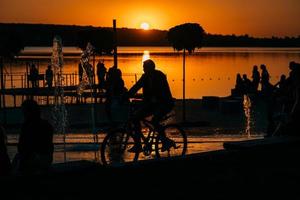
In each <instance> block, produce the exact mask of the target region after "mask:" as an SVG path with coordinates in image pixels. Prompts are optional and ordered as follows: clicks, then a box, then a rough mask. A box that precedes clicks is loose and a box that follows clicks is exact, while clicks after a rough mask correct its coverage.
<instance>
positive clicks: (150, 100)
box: [127, 60, 174, 152]
mask: <svg viewBox="0 0 300 200" xmlns="http://www.w3.org/2000/svg"><path fill="white" fill-rule="evenodd" d="M143 70H144V74H143V75H142V76H141V78H140V79H139V80H138V81H137V83H136V84H135V85H134V86H132V88H131V89H130V90H129V91H128V93H127V95H128V96H129V97H132V96H133V95H134V94H136V93H137V92H138V91H139V90H140V89H141V88H142V89H143V104H142V106H141V107H140V109H138V110H136V112H135V113H134V114H133V117H132V120H133V123H134V124H135V135H134V137H135V140H136V141H137V143H136V144H135V145H134V146H133V147H132V148H131V149H130V150H129V151H131V152H137V151H141V148H142V147H141V143H140V139H141V138H140V135H141V124H140V120H141V119H143V118H145V117H148V116H151V115H153V118H152V122H153V125H154V126H155V128H156V130H158V131H159V133H160V136H161V137H162V141H163V146H162V151H165V150H167V149H168V148H169V147H170V145H173V144H172V143H171V141H169V140H168V139H167V138H166V137H165V135H164V132H163V127H162V126H161V125H160V121H161V120H162V118H163V117H164V116H165V115H166V114H167V113H169V112H170V111H171V110H172V109H173V107H174V101H173V97H172V94H171V91H170V87H169V84H168V81H167V77H166V75H165V74H164V73H162V72H161V71H159V70H156V69H155V63H154V62H153V61H152V60H146V61H144V63H143Z"/></svg>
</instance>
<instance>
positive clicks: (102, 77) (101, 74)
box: [97, 61, 106, 90]
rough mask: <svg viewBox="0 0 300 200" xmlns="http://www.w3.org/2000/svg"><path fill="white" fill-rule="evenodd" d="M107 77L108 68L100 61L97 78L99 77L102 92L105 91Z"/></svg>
mask: <svg viewBox="0 0 300 200" xmlns="http://www.w3.org/2000/svg"><path fill="white" fill-rule="evenodd" d="M105 75H106V67H105V65H104V63H103V62H100V61H99V62H98V64H97V77H98V87H99V89H100V90H101V89H104V85H105Z"/></svg>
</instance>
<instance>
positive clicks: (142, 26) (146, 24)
mask: <svg viewBox="0 0 300 200" xmlns="http://www.w3.org/2000/svg"><path fill="white" fill-rule="evenodd" d="M149 28H150V25H149V24H148V23H147V22H143V23H141V29H144V30H149Z"/></svg>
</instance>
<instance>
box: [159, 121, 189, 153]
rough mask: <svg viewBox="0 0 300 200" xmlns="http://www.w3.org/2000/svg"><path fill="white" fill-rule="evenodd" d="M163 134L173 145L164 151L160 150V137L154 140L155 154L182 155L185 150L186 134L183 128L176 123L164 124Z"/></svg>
mask: <svg viewBox="0 0 300 200" xmlns="http://www.w3.org/2000/svg"><path fill="white" fill-rule="evenodd" d="M165 135H166V137H167V139H168V140H170V141H171V142H172V143H173V145H172V146H171V147H170V148H169V149H167V150H166V151H162V146H163V145H162V143H163V142H162V138H159V139H158V140H157V141H156V145H155V146H156V147H155V151H156V156H157V157H171V156H184V155H185V154H186V151H187V136H186V133H185V132H184V130H182V128H180V127H179V126H178V125H176V124H170V125H166V126H165Z"/></svg>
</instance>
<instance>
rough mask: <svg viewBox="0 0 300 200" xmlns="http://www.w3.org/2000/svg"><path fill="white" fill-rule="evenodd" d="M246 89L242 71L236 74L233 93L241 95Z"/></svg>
mask: <svg viewBox="0 0 300 200" xmlns="http://www.w3.org/2000/svg"><path fill="white" fill-rule="evenodd" d="M243 90H244V84H243V79H242V76H241V74H240V73H238V74H237V75H236V80H235V87H234V89H233V93H232V95H234V96H241V95H242V94H243Z"/></svg>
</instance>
